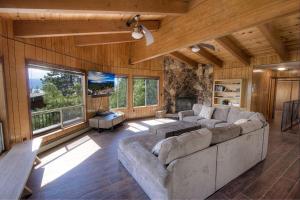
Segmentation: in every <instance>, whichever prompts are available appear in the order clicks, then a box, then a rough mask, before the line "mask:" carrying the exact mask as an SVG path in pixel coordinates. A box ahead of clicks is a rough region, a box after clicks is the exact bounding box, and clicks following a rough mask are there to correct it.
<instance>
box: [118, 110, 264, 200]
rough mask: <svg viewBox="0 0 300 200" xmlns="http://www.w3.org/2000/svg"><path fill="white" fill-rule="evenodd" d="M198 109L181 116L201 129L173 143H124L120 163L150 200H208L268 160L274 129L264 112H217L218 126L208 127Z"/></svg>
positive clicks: (151, 138) (156, 138)
mask: <svg viewBox="0 0 300 200" xmlns="http://www.w3.org/2000/svg"><path fill="white" fill-rule="evenodd" d="M196 107H197V108H198V109H199V110H201V108H200V107H202V106H201V105H195V106H194V110H193V111H184V112H181V113H180V119H181V120H187V119H188V120H187V121H190V120H191V119H192V117H193V120H197V122H198V121H199V120H200V122H199V123H202V124H203V128H201V129H198V130H194V131H190V132H187V133H182V134H181V135H179V136H173V137H168V138H164V136H162V135H157V134H151V133H147V134H139V135H134V136H131V137H128V138H125V139H123V140H121V141H120V143H119V147H118V157H119V160H120V161H121V163H122V164H123V165H124V166H125V168H126V169H127V170H128V172H129V173H130V174H131V175H132V176H133V177H134V178H135V180H136V181H137V182H138V183H139V185H140V186H141V187H142V188H143V190H144V191H145V192H146V194H147V195H148V196H149V197H150V198H151V199H205V198H207V197H208V196H210V195H211V194H213V193H214V192H215V191H217V190H218V189H220V188H221V187H223V186H224V185H225V184H227V183H228V182H230V181H231V180H233V179H234V178H236V177H238V176H239V175H241V174H242V173H243V172H245V171H246V170H248V169H250V168H251V167H253V166H254V165H255V164H257V163H258V162H260V161H262V160H264V159H265V157H266V154H267V146H268V135H269V125H268V123H267V122H266V121H265V120H264V118H263V117H262V116H261V115H260V114H259V113H253V112H245V111H240V110H238V109H237V108H222V109H225V110H221V111H220V110H219V112H217V113H215V112H216V111H217V109H215V110H214V113H213V116H214V117H215V118H214V119H212V120H213V121H214V122H210V119H206V120H205V121H206V122H207V124H204V121H202V122H201V120H203V119H200V118H197V117H198V116H197V115H196V114H197V112H195V109H196ZM226 112H227V114H226ZM224 113H225V114H224ZM230 113H231V114H232V116H230ZM233 115H234V116H233ZM221 117H223V120H221ZM224 119H225V120H224ZM215 120H219V121H218V122H217V123H215ZM235 123H236V124H235ZM217 125H218V126H217ZM201 126H202V125H201Z"/></svg>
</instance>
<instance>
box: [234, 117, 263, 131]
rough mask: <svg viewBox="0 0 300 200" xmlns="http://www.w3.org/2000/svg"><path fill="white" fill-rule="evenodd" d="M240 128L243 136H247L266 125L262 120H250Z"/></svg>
mask: <svg viewBox="0 0 300 200" xmlns="http://www.w3.org/2000/svg"><path fill="white" fill-rule="evenodd" d="M239 126H240V127H241V128H242V134H246V133H250V132H253V131H256V130H258V129H261V128H262V127H263V126H264V124H263V123H262V122H261V121H260V120H249V121H247V122H244V123H240V124H239Z"/></svg>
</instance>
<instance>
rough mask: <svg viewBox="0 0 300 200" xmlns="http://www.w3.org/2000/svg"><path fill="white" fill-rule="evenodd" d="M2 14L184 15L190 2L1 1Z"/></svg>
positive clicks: (111, 0)
mask: <svg viewBox="0 0 300 200" xmlns="http://www.w3.org/2000/svg"><path fill="white" fill-rule="evenodd" d="M0 8H1V9H0V10H1V11H2V12H19V13H22V12H26V13H37V12H38V13H43V12H49V11H50V12H56V13H71V12H73V13H74V12H75V13H83V14H85V13H86V14H87V13H88V14H91V13H92V14H123V15H124V14H130V15H134V14H137V13H139V14H151V15H182V14H184V13H186V12H187V11H188V8H189V1H182V0H159V1H155V2H153V1H152V0H134V1H128V0H118V1H116V0H101V1H95V0H85V1H82V0H72V1H70V0H59V1H53V0H42V1H41V0H26V1H24V0H9V1H5V0H4V1H2V0H1V1H0Z"/></svg>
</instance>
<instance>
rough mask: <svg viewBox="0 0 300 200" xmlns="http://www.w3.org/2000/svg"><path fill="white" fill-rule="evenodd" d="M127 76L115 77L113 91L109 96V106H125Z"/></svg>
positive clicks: (112, 107)
mask: <svg viewBox="0 0 300 200" xmlns="http://www.w3.org/2000/svg"><path fill="white" fill-rule="evenodd" d="M127 83H128V81H127V77H117V78H115V91H114V93H113V94H112V95H111V96H110V97H109V107H110V108H111V109H114V108H126V107H127Z"/></svg>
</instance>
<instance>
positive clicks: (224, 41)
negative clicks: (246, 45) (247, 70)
mask: <svg viewBox="0 0 300 200" xmlns="http://www.w3.org/2000/svg"><path fill="white" fill-rule="evenodd" d="M215 41H216V42H217V43H218V44H219V45H221V46H222V47H223V48H224V49H226V50H227V51H228V52H229V53H230V54H231V55H232V56H233V57H235V58H236V59H237V60H239V61H240V62H241V63H243V64H245V65H250V56H248V55H247V53H245V52H244V50H242V49H241V48H239V47H238V46H237V45H236V44H235V43H234V42H233V40H232V39H231V38H230V37H229V36H224V37H220V38H217V39H215Z"/></svg>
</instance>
